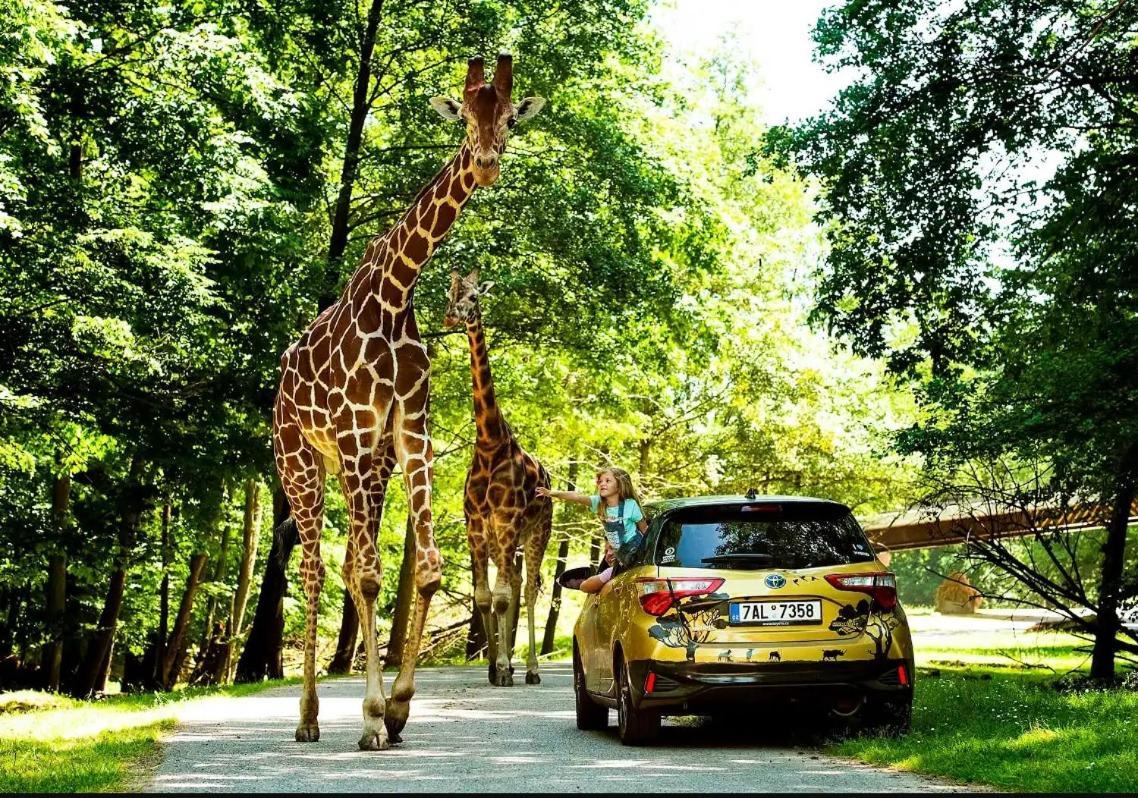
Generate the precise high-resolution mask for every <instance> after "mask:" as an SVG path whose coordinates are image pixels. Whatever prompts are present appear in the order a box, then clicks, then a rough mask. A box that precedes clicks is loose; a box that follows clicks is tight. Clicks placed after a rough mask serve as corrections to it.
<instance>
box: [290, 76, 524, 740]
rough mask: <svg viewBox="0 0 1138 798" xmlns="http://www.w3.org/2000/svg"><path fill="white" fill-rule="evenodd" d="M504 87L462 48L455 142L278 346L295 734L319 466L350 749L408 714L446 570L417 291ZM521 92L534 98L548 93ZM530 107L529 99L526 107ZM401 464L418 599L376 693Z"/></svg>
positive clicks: (500, 105)
mask: <svg viewBox="0 0 1138 798" xmlns="http://www.w3.org/2000/svg"><path fill="white" fill-rule="evenodd" d="M512 86H513V63H512V60H511V59H510V57H509V56H505V55H503V56H499V57H498V64H497V69H496V71H495V74H494V79H493V81H492V82H491V84H489V85H487V84H486V82H485V76H484V72H483V65H482V59H480V58H476V59H471V61H470V62H469V63H468V65H467V75H466V90H465V92H464V94H463V101H462V102H461V103H459V104H458V107H457V109H455V114H456V115H457V118H459V119H462V120H463V121H464V123H465V125H466V135H465V137H464V139H463V142H462V145H461V146H460V148H459V151H458V153H457V154H456V155H455V156H454V157H453V158H452V159H451V160H450V162H449V163H447V164H446V166H444V167H443V169H442V170H441V171H440V172H439V173H438V174H437V175H435V177H434V178H433V179H432V180H431V181H430V182H429V183H427V185H426V186H424V187H423V189H422V190H421V191H420V192H419V194H418V196H417V197H416V198H415V200H414V202H412V204H411V206H410V207H409V208H408V209H407V211H406V212H405V213H404V214H403V216H402V217H401V218H400V219H399V221H398V222H396V224H395V225H394V226H393V227H392V228H391V229H390V230H388V231H387V232H386V233H384V234H383V235H380V236H377V237H376V238H374V239H373V240H372V241H371V242H370V243H369V244H368V247H367V251H366V252H365V254H364V257H363V260H362V262H361V263H360V266H359V268H357V269H356V271H355V273H354V274H353V275H352V277H351V279H350V280H349V281H348V283H347V285H346V286H345V287H344V290H343V293H342V294H341V295H340V298H339V300H338V301H337V302H336V303H335V304H333V305H331V306H329V307H328V308H326V309H325V310H324V311H323V312H322V313H320V315H319V316H317V317H316V319H315V321H313V322H312V324H310V325H309V326H308V328H307V329H306V330H305V331H304V333H303V334H302V335H301V336H300V338H299V340H297V341H296V342H295V343H293V345H292V346H290V347H289V348H288V350H286V351H285V353H284V355H282V357H281V381H280V388H279V390H278V392H277V399H276V404H275V406H274V409H273V453H274V456H275V460H276V467H277V473H278V474H279V475H280V479H281V484H282V486H283V488H284V491H285V494H286V495H287V496H288V501H289V506H290V509H291V511H292V515H293V518H294V520H295V522H296V526H297V530H298V532H299V535H300V543H301V552H302V555H301V563H300V577H301V581H302V582H303V585H304V592H305V597H306V599H307V619H306V620H307V625H306V631H305V644H304V686H303V688H302V692H301V699H300V722H299V724H298V726H297V729H296V739H297V740H298V741H301V742H313V741H316V740H318V739H319V738H320V728H319V724H318V721H317V713H318V701H317V698H316V619H317V607H318V604H319V597H320V591H321V589H322V588H323V585H324V574H325V569H324V563H323V561H322V560H321V557H320V536H321V530H322V527H323V518H324V481H325V476H326V475H327V474H335V475H336V476H337V477H338V479H339V482H340V488H341V490H342V491H343V494H344V501H345V503H346V504H347V508H348V517H349V530H348V544H347V551H346V553H345V558H344V565H343V569H342V571H341V573H342V574H343V577H344V584H345V585H346V586H347V589H348V591H349V593H350V594H351V596H352V600H353V601H354V603H355V605H356V608H357V610H358V612H359V616H360V629H361V631H362V633H363V639H364V648H365V651H366V654H367V665H366V674H367V686H366V690H365V695H364V700H363V734H362V736H361V737H360V741H359V747H360V748H362V749H370V750H380V749H384V748H387V747H389V746H390V745H391V744H392V743H393V742H399V741H400V736H399V735H400V732H401V731H402V730H403V728H404V726H405V725H406V722H407V717H408V714H409V712H410V702H411V697H412V696H413V695H414V692H415V662H416V659H417V656H418V653H419V646H420V643H421V640H422V635H423V626H424V623H425V622H426V618H427V611H428V609H429V606H430V602H431V597H432V596H433V595H434V593H435V591H436V590H437V589H438V587H439V584H440V582H441V579H442V561H441V558H440V556H439V550H438V547H437V546H436V545H435V538H434V525H433V516H432V514H431V483H432V469H433V459H434V453H433V450H432V448H431V438H430V433H429V429H428V421H427V413H428V405H429V402H428V398H429V389H430V362H429V360H428V357H427V349H426V347H425V346H424V345H423V342H422V340H421V339H420V337H419V331H418V327H417V325H416V323H415V310H414V307H413V305H412V296H413V289H414V287H415V282H416V281H417V279H418V277H419V272H420V271H421V270H422V268H423V266H424V265H425V264H426V263H427V261H428V260H429V259H430V257H431V255H432V254H433V253H434V251H435V249H436V248H437V247H438V245H439V243H440V242H441V241H442V239H443V238H444V237H445V236H446V234H447V232H448V231H449V230H450V228H451V226H452V225H453V224H454V222H455V220H456V219H457V218H458V215H459V213H461V211H462V209H463V207H464V206H465V205H466V203H467V201H468V200H469V199H470V196H471V194H472V193H473V192H474V190H475V188H477V187H479V186H488V185H491V184H492V183H493V182H494V181H495V180H497V178H498V173H499V164H498V157H499V155H500V154H501V153H502V151H503V150H504V149H505V145H506V140H507V138H508V136H509V131H510V130H511V129H512V128H513V127H514V125H515V124H516V123H517V122H518V121H521V117H522V113H521V111H519V108H520V107H521V106H522V105H525V104H526V103H527V100H523V101H522V103H521V104H519V106H515V105H514V104H513V102H512V100H511V91H512ZM527 99H528V100H529V105H530V106H532V105H534V103H536V105H537V106H538V107H539V108H540V105H541V104H542V102H543V101H539V98H527ZM432 105H435V103H432ZM436 107H437V106H436ZM532 116H533V112H529V111H528V110H527V116H526V118H530V117H532ZM396 464H398V465H399V466H400V467H401V469H402V470H403V482H404V486H405V488H406V491H407V496H408V506H409V512H410V515H411V523H412V526H413V528H414V536H415V587H416V591H417V596H416V603H415V609H414V613H413V615H412V620H411V625H410V628H409V630H408V634H407V637H406V643H405V646H406V655H405V656H404V658H403V665H402V666H401V668H400V670H399V674H398V676H397V677H396V678H395V682H394V684H393V685H392V691H391V697H390V698H385V697H384V693H383V680H382V671H381V664H380V659H379V654H378V641H377V638H376V617H375V602H376V597H377V596H378V594H379V590H380V585H381V584H382V568H381V564H380V561H379V552H378V549H377V547H376V538H377V535H378V532H379V526H380V519H381V517H382V514H383V502H384V497H385V494H386V491H387V482H388V479H389V478H390V477H391V473H392V471H393V469H394V468H395V465H396Z"/></svg>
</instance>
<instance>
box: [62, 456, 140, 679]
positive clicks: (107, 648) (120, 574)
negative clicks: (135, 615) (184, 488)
mask: <svg viewBox="0 0 1138 798" xmlns="http://www.w3.org/2000/svg"><path fill="white" fill-rule="evenodd" d="M142 469H143V463H142V460H141V459H140V458H139V457H137V456H135V457H134V459H133V460H132V461H131V465H130V474H129V476H128V477H127V481H126V485H125V487H124V490H123V494H122V496H121V497H120V498H119V502H120V507H121V508H122V509H121V515H120V518H119V534H118V538H119V539H118V552H117V553H116V560H117V563H116V567H115V570H114V571H113V572H112V573H111V581H110V585H109V586H108V588H107V598H106V601H105V602H104V603H103V611H102V612H101V613H100V614H99V623H98V626H97V627H96V629H95V634H94V635H93V636H92V638H91V642H90V644H89V645H88V647H87V655H86V657H84V660H83V664H82V665H80V667H79V675H78V677H77V679H76V682H75V685H74V689H73V693H74V694H75V695H77V696H79V697H82V698H87V697H89V696H92V695H94V694H95V693H96V692H97V691H99V690H101V689H102V687H103V685H105V684H106V681H107V673H108V669H109V667H110V657H111V652H112V650H113V648H114V640H115V632H116V631H117V629H118V623H119V613H120V612H121V611H122V605H123V592H124V590H125V588H126V569H127V564H128V562H129V560H130V553H131V550H132V549H133V547H134V541H135V539H136V537H137V534H138V527H139V524H140V523H141V521H142V511H143V508H144V506H145V501H144V498H143V490H142V485H141V484H140V478H141V475H142Z"/></svg>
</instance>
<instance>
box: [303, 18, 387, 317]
mask: <svg viewBox="0 0 1138 798" xmlns="http://www.w3.org/2000/svg"><path fill="white" fill-rule="evenodd" d="M382 13H383V0H372V3H371V8H370V9H369V10H368V14H367V26H366V27H365V28H364V31H363V36H362V37H361V38H360V60H359V64H357V68H356V82H355V87H354V89H353V91H352V112H351V115H350V117H349V119H348V138H347V141H346V143H345V144H344V162H343V165H342V167H341V168H340V191H339V194H338V196H337V197H336V211H335V213H334V214H333V216H332V236H331V239H330V242H329V246H328V277H329V279H328V280H327V281H326V291H327V293H325V294H323V295H322V296H321V297H320V298H319V307H320V309H321V310H324V309H325V308H326V307H328V306H329V305H331V304H332V303H333V302H335V301H336V299H337V296H336V291H335V289H336V285H337V283H338V282H339V279H338V270H339V265H340V260H341V259H342V258H343V256H344V249H345V247H347V245H348V232H349V229H348V216H349V214H350V212H351V208H352V191H353V189H354V188H355V183H356V176H357V175H358V173H359V157H360V144H361V143H362V142H363V132H364V123H365V122H367V116H368V113H369V112H370V111H371V101H370V99H369V97H368V89H369V88H370V87H371V57H372V53H373V52H374V50H375V35H376V31H377V30H378V29H379V20H380V17H381V16H382Z"/></svg>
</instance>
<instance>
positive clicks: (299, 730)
mask: <svg viewBox="0 0 1138 798" xmlns="http://www.w3.org/2000/svg"><path fill="white" fill-rule="evenodd" d="M319 739H320V727H319V726H318V725H316V724H315V723H302V724H300V725H299V726H297V727H296V741H297V742H298V743H314V742H316V741H317V740H319Z"/></svg>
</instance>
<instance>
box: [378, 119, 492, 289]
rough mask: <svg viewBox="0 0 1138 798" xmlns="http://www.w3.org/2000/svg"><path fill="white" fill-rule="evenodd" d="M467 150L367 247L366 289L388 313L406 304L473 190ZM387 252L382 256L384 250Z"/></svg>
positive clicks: (468, 150)
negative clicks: (367, 283)
mask: <svg viewBox="0 0 1138 798" xmlns="http://www.w3.org/2000/svg"><path fill="white" fill-rule="evenodd" d="M472 164H473V159H472V157H471V154H470V148H469V147H468V146H467V144H466V142H465V141H464V142H463V144H462V147H460V148H459V151H458V153H457V154H456V155H455V156H454V157H453V158H451V160H450V161H449V162H448V163H447V164H446V166H444V167H443V168H442V169H441V170H440V171H439V173H438V174H436V175H435V176H434V178H432V179H431V181H430V182H429V183H427V185H425V186H424V187H423V189H422V190H421V191H420V192H419V194H418V195H417V196H416V197H415V199H414V201H413V202H412V203H411V207H409V208H408V209H407V211H406V213H404V214H403V216H402V218H401V219H400V220H399V221H398V222H396V224H395V225H394V226H393V227H392V228H391V229H390V230H388V231H387V233H385V234H384V235H383V236H381V237H379V238H377V239H375V240H374V241H372V243H371V244H369V245H368V252H367V254H366V255H365V263H367V264H368V265H369V266H370V269H369V270H368V271H369V278H370V280H369V281H370V283H371V289H372V291H373V292H375V293H377V294H378V295H379V298H380V301H381V303H382V305H383V306H384V307H385V308H386V309H387V310H389V311H398V310H401V309H403V308H405V307H408V306H409V305H410V303H411V297H412V294H413V293H414V288H415V282H416V281H417V280H418V279H419V272H420V271H422V269H423V266H425V265H426V263H427V261H429V260H430V259H431V255H433V254H434V252H435V249H436V248H437V247H438V245H439V243H440V242H441V241H442V239H443V238H445V237H446V234H447V233H448V232H449V231H450V228H451V227H452V226H453V225H454V222H455V220H456V219H457V218H458V215H459V214H460V213H461V212H462V209H463V207H464V206H465V205H466V203H467V201H468V200H469V199H470V197H471V195H472V194H473V193H474V189H475V182H474V172H473V170H472ZM384 250H386V251H387V253H386V257H385V252H384Z"/></svg>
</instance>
